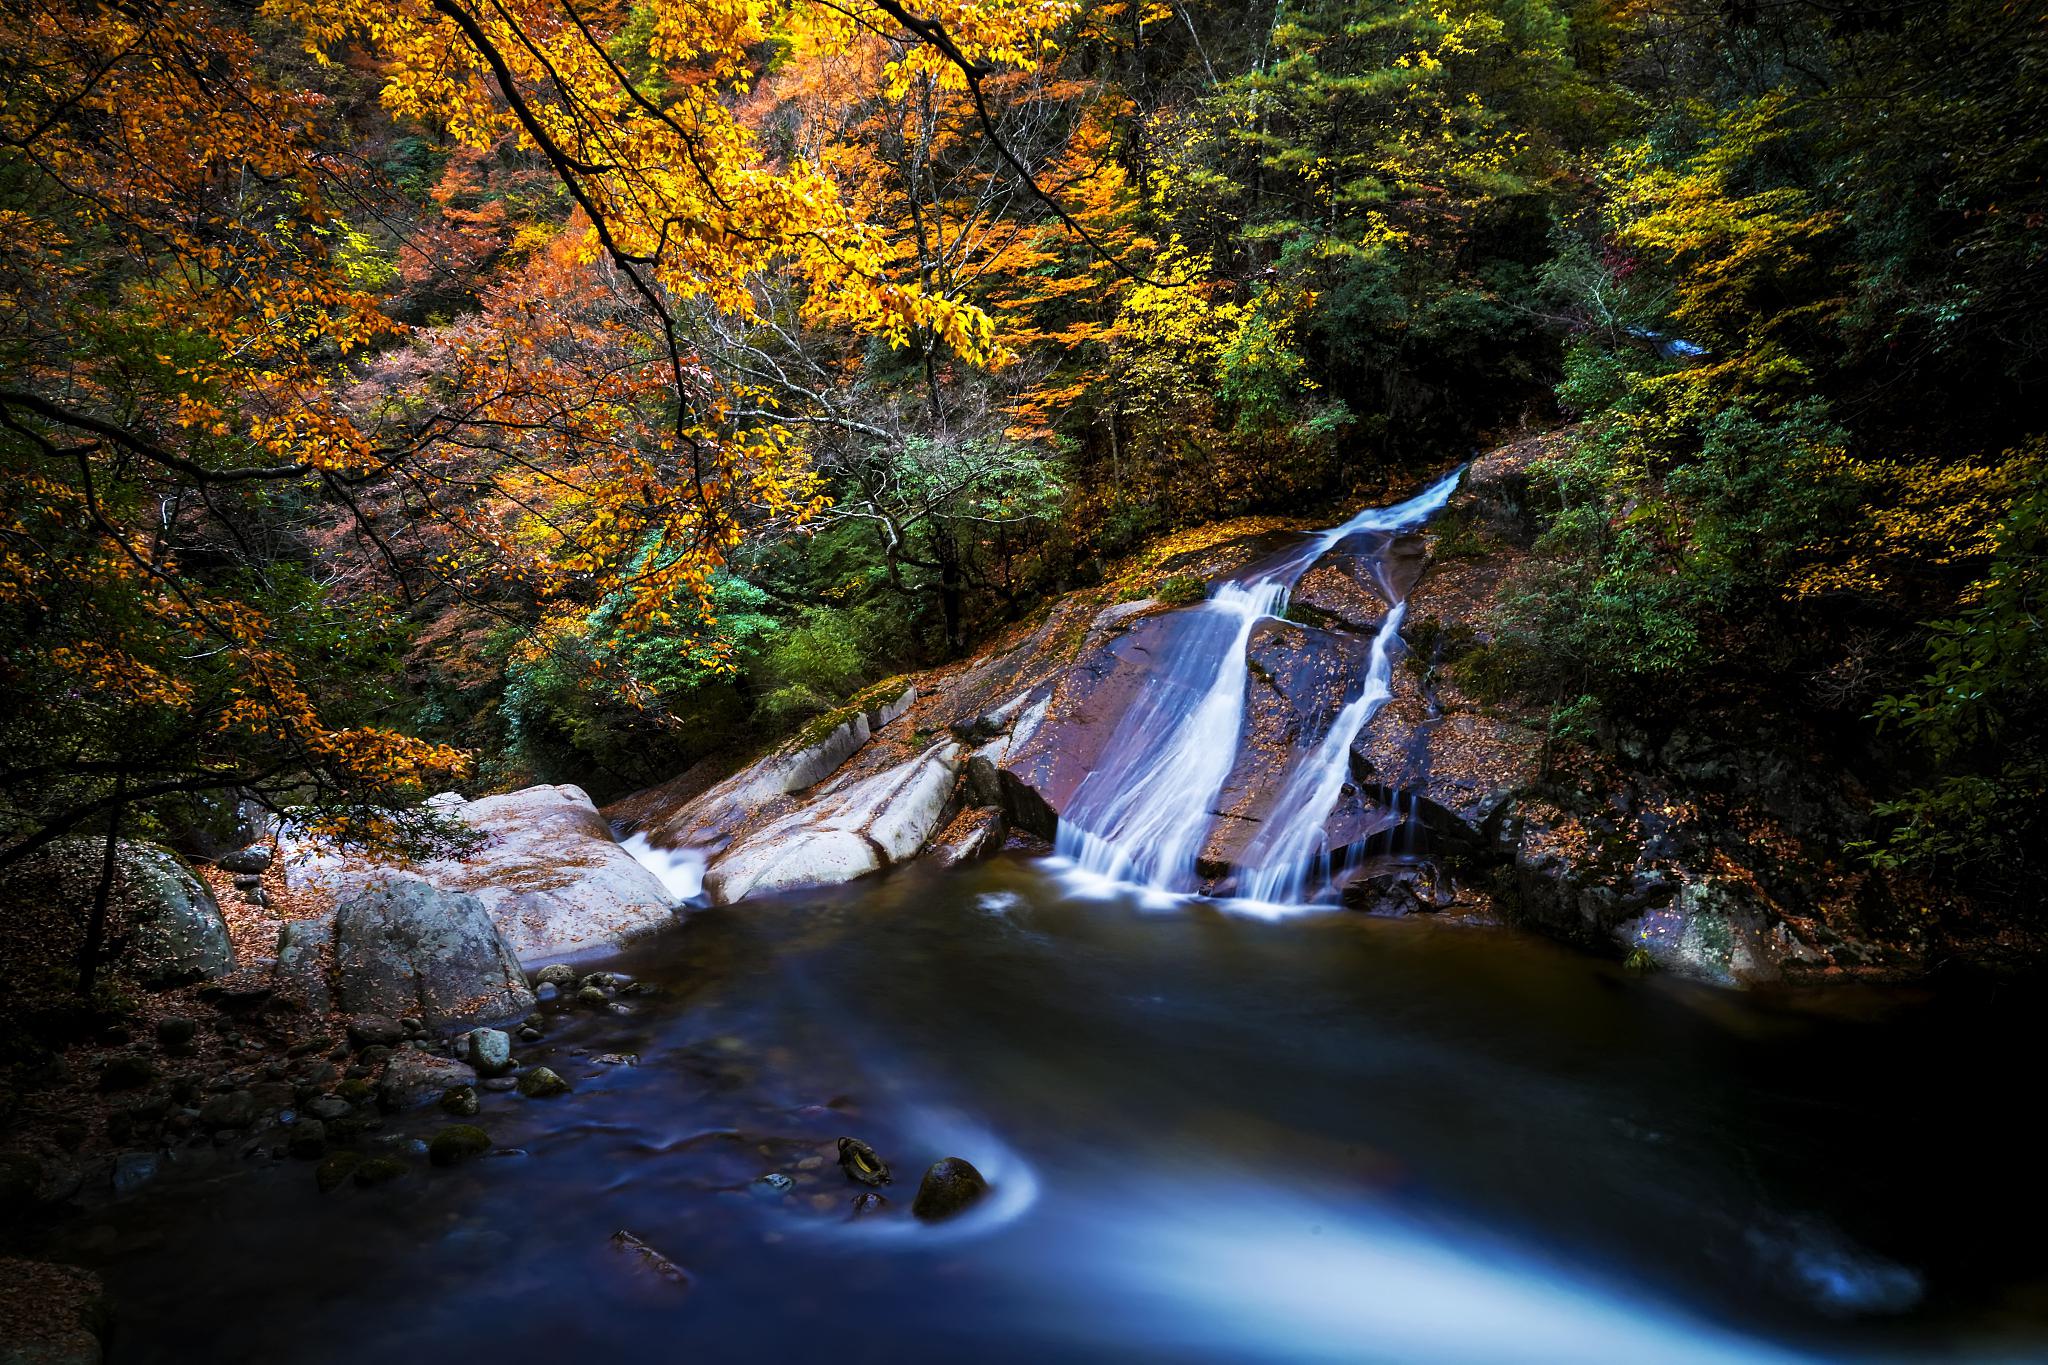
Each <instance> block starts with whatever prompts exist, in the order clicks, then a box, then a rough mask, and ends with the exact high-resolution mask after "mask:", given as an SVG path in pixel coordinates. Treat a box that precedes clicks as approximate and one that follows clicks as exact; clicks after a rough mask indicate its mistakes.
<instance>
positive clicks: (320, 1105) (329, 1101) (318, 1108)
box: [193, 1095, 354, 1119]
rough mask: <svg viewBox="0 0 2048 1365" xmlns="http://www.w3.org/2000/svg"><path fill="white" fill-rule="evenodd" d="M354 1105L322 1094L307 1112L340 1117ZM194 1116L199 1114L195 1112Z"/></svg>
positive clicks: (316, 1116)
mask: <svg viewBox="0 0 2048 1365" xmlns="http://www.w3.org/2000/svg"><path fill="white" fill-rule="evenodd" d="M353 1107H354V1106H353V1105H351V1104H350V1103H349V1102H348V1101H347V1100H345V1099H343V1098H342V1097H341V1096H339V1095H322V1096H321V1097H320V1098H318V1099H316V1100H314V1101H313V1102H312V1103H311V1104H308V1105H307V1106H306V1112H307V1113H309V1114H311V1115H312V1116H313V1117H314V1118H316V1119H338V1118H341V1117H342V1116H343V1115H345V1114H347V1113H348V1111H349V1110H350V1109H352V1108H353ZM193 1117H194V1118H197V1117H198V1115H197V1114H196V1113H195V1114H194V1115H193Z"/></svg>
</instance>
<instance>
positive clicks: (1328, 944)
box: [69, 860, 2048, 1362]
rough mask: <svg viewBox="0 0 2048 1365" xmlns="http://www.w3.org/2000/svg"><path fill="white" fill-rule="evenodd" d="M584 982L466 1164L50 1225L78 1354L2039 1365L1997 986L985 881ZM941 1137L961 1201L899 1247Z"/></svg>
mask: <svg viewBox="0 0 2048 1365" xmlns="http://www.w3.org/2000/svg"><path fill="white" fill-rule="evenodd" d="M604 965H607V966H616V968H617V969H618V970H621V971H627V972H631V973H633V974H635V975H636V976H638V977H640V978H641V979H643V980H646V981H650V982H654V983H657V984H659V985H660V986H662V987H663V988H664V991H665V994H664V995H663V996H662V997H660V998H658V999H654V1000H639V1001H634V1002H633V1004H634V1005H635V1006H636V1010H635V1012H634V1013H632V1014H631V1015H628V1016H614V1017H606V1016H597V1015H589V1014H573V1015H563V1016H561V1017H560V1018H559V1019H558V1021H557V1022H556V1023H555V1024H554V1025H553V1026H552V1027H551V1030H550V1035H549V1037H548V1039H547V1041H546V1042H544V1043H541V1044H536V1045H534V1046H533V1047H531V1048H528V1049H525V1050H524V1054H523V1055H524V1056H525V1057H526V1058H527V1059H528V1060H532V1061H542V1062H546V1063H547V1064H548V1065H551V1066H553V1067H554V1068H555V1069H556V1070H558V1071H560V1072H561V1073H562V1074H563V1075H564V1076H566V1077H567V1078H568V1079H569V1080H570V1082H571V1083H572V1084H573V1085H574V1087H575V1090H574V1093H573V1094H571V1095H569V1096H567V1097H564V1098H562V1099H559V1100H554V1101H546V1102H531V1101H525V1100H522V1099H520V1098H519V1097H517V1096H516V1095H494V1094H487V1095H485V1096H484V1103H485V1109H484V1113H483V1116H482V1118H481V1119H479V1120H478V1122H480V1123H482V1124H483V1125H484V1126H485V1127H486V1128H487V1129H488V1130H489V1131H490V1133H491V1135H492V1137H493V1138H494V1139H495V1140H496V1141H497V1142H498V1143H499V1144H500V1145H501V1146H502V1147H504V1148H507V1149H513V1150H511V1151H508V1152H506V1153H504V1154H500V1155H497V1156H494V1157H491V1158H488V1159H484V1160H480V1161H478V1162H475V1163H472V1164H470V1165H468V1166H465V1167H462V1168H458V1169H456V1170H451V1171H434V1170H430V1169H428V1168H427V1167H426V1164H425V1163H424V1161H422V1162H420V1163H419V1169H418V1170H416V1171H415V1172H414V1173H413V1174H411V1175H409V1176H407V1177H405V1178H404V1179H402V1180H400V1181H397V1182H395V1183H393V1184H391V1185H388V1186H384V1187H381V1188H376V1189H369V1190H359V1189H355V1188H353V1187H344V1188H342V1189H340V1190H337V1191H336V1192H334V1193H332V1194H329V1195H324V1196H323V1195H321V1194H320V1193H318V1192H317V1190H316V1189H315V1187H314V1183H313V1177H312V1172H311V1170H310V1168H309V1166H307V1165H306V1164H304V1163H298V1162H275V1163H271V1162H264V1163H261V1164H253V1163H244V1164H240V1165H235V1166H231V1167H225V1168H219V1169H218V1170H217V1173H213V1174H208V1173H206V1172H204V1171H194V1172H192V1173H190V1174H187V1175H183V1176H174V1177H171V1178H168V1179H166V1180H164V1181H161V1182H159V1184H158V1185H157V1186H156V1187H154V1188H153V1189H152V1190H151V1191H149V1192H147V1193H146V1194H145V1195H144V1196H142V1197H140V1198H138V1199H135V1200H132V1201H130V1202H128V1203H126V1204H123V1205H120V1206H117V1207H116V1208H114V1209H113V1210H110V1211H109V1212H108V1213H107V1214H105V1215H104V1216H102V1217H101V1218H100V1219H99V1220H98V1221H97V1222H95V1223H93V1224H91V1225H89V1226H86V1227H84V1228H81V1229H80V1230H79V1232H78V1233H77V1244H76V1245H75V1246H74V1247H72V1248H70V1249H69V1250H70V1251H71V1252H72V1254H74V1255H77V1256H79V1257H81V1258H83V1259H86V1260H87V1261H89V1262H90V1263H93V1264H96V1265H98V1266H99V1267H100V1268H102V1269H103V1271H104V1272H105V1274H106V1275H107V1278H108V1281H109V1285H110V1288H111V1289H112V1291H113V1296H114V1298H115V1301H116V1304H117V1306H118V1308H119V1311H120V1313H121V1319H120V1321H119V1323H118V1325H117V1330H118V1331H119V1333H120V1338H119V1342H118V1355H117V1356H116V1358H117V1359H119V1360H123V1361H188V1360H206V1361H242V1360H250V1361H254V1360H266V1361H317V1362H324V1361H349V1362H359V1361H363V1360H371V1359H383V1360H393V1361H416V1360H421V1361H423V1360H439V1359H457V1360H461V1359H474V1360H490V1361H493V1362H524V1361H534V1362H540V1361H563V1360H578V1361H581V1360H596V1359H605V1358H620V1359H630V1360H647V1361H668V1360H676V1361H683V1360H688V1361H724V1360H762V1361H804V1360H819V1361H827V1360H829V1361H868V1360H874V1361H892V1362H895V1361H927V1360H929V1361H970V1360H971V1361H1046V1360H1119V1361H1155V1360H1156V1361H1209V1360H1216V1361H1247V1360H1319V1359H1331V1360H1368V1361H1370V1360H1404V1361H1405V1360H1473V1361H1497V1360H1498V1361H1513V1360H1538V1361H1596V1360H1611V1361H1689V1360H1780V1359H1843V1358H1852V1359H1929V1358H1936V1359H1972V1360H1988V1359H2013V1360H2020V1359H2043V1358H2048V1239H2044V1237H2043V1222H2044V1220H2043V1214H2044V1212H2048V1176H2044V1174H2043V1171H2042V1169H2041V1162H2040V1157H2039V1153H2040V1151H2041V1149H2042V1141H2041V1137H2040V1130H2039V1128H2038V1126H2037V1125H2036V1124H2035V1123H2034V1121H2033V1115H2032V1109H2031V1104H2032V1101H2033V1100H2034V1099H2035V1093H2034V1092H2036V1091H2037V1090H2038V1088H2039V1085H2038V1077H2039V1068H2040V1058H2041V1057H2042V1055H2043V1043H2044V1041H2048V1039H2044V1037H2043V1034H2044V1032H2048V1029H2044V1027H2043V1025H2042V1023H2041V1021H2040V1015H2039V1011H2038V1010H2030V1009H2025V1008H2022V1007H2021V1003H2020V1001H2019V1000H2018V999H2014V998H2001V994H2000V992H1999V991H1997V990H1995V989H1988V988H1986V989H1977V990H1971V991H1968V992H1963V993H1961V995H1962V996H1963V998H1947V999H1942V998H1934V997H1925V996H1918V995H1915V996H1903V995H1871V994H1862V993H1859V994H1857V995H1855V996H1853V997H1851V996H1845V995H1842V994H1836V995H1832V996H1830V997H1828V998H1827V1000H1826V1002H1825V1003H1826V1012H1825V1013H1821V1012H1816V1010H1815V1009H1813V1008H1811V1007H1809V1006H1799V1005H1795V1003H1794V1002H1788V1001H1777V1002H1770V1001H1762V1000H1754V999H1744V998H1737V997H1732V996H1728V995H1725V994H1721V993H1718V992H1711V991H1705V990H1699V989H1695V988H1692V987H1689V986H1686V985H1685V984H1683V983H1679V982H1674V981H1669V980H1661V979H1654V978H1653V979H1638V978H1634V977H1630V976H1627V975H1624V974H1622V973H1620V972H1619V971H1617V970H1616V969H1614V968H1613V967H1612V966H1610V965H1608V964H1604V963H1600V962H1595V961H1591V960H1589V959H1586V958H1584V957H1581V956H1578V955H1575V954H1573V953H1571V952H1568V951H1566V950H1563V949H1559V948H1556V947H1554V946H1552V945H1549V944H1546V943H1543V942H1540V941H1537V940H1533V939H1530V938H1527V937H1524V936H1521V935H1518V934H1515V933H1512V932H1509V931H1504V930H1499V929H1487V928H1473V927H1462V926H1458V925H1451V924H1438V923H1431V922H1428V921H1423V920H1407V921H1389V920H1375V919H1368V918H1364V917H1359V916H1355V915H1349V914H1344V913H1341V912H1338V913H1325V914H1313V915H1304V916H1298V917H1294V918H1288V919H1283V920H1279V921H1277V922H1267V921H1262V920H1259V919H1256V918H1249V917H1243V916H1236V915H1232V914H1228V913H1225V912H1222V911H1220V910H1218V909H1216V908H1215V907H1211V906H1196V907H1192V908H1181V909H1174V910H1165V911H1162V910H1160V909H1157V908H1147V907H1144V906H1141V905H1139V904H1138V903H1137V902H1135V901H1130V900H1117V899H1108V900H1103V899H1082V898H1076V897H1073V896H1071V895H1070V894H1069V893H1068V892H1066V891H1065V890H1063V887H1062V883H1061V882H1059V881H1058V880H1057V879H1055V878H1054V877H1053V876H1051V875H1049V874H1048V872H1047V871H1046V870H1045V868H1044V867H1043V866H1042V865H1039V864H1032V863H1028V862H1021V861H1012V860H1002V861H998V862H996V863H993V864H988V865H984V866H982V867H980V868H976V869H973V870H970V871H964V872H956V873H947V874H941V873H933V872H923V871H913V872H910V873H907V874H904V875H898V876H894V877H890V878H887V879H884V880H881V881H878V882H871V883H866V884H862V885H859V886H856V887H853V888H847V889H845V890H841V891H836V892H832V893H824V894H816V895H810V896H805V897H800V898H795V899H791V900H787V901H783V902H779V903H769V904H761V905H751V904H750V905H747V906H744V907H740V908H736V909H731V910H710V911H703V912H699V913H697V914H696V915H694V916H692V917H691V918H690V920H689V921H688V922H687V923H686V924H685V925H684V927H683V928H682V929H681V930H679V931H678V932H676V933H674V934H672V935H670V936H668V937H666V938H664V939H662V940H661V941H659V942H658V943H657V944H654V945H651V946H649V947H646V948H644V949H642V950H639V951H636V952H634V953H631V954H628V955H626V956H624V957H622V958H620V959H618V960H617V961H616V963H608V964H604ZM2017 994H2019V993H2018V992H2016V991H2008V992H2007V995H2008V996H2015V995H2017ZM606 1053H629V1054H637V1056H638V1059H639V1064H638V1065H637V1066H617V1065H601V1064H599V1063H598V1062H596V1060H595V1057H596V1056H597V1055H600V1054H606ZM440 1121H441V1120H440V1119H439V1117H438V1116H437V1115H432V1111H428V1113H426V1114H421V1115H416V1116H408V1117H405V1118H401V1119H394V1120H393V1121H392V1122H391V1124H390V1125H389V1126H388V1127H387V1130H386V1131H400V1132H404V1131H417V1132H419V1133H422V1134H426V1133H430V1132H431V1131H432V1130H433V1129H434V1128H435V1127H436V1126H438V1123H439V1122H440ZM841 1133H852V1134H855V1135H857V1136H860V1137H863V1138H865V1139H866V1140H867V1141H869V1142H871V1143H872V1144H873V1145H874V1146H875V1147H876V1148H877V1149H878V1150H879V1151H880V1152H881V1154H882V1155H883V1156H884V1157H885V1158H886V1159H887V1160H889V1161H890V1162H891V1163H892V1165H893V1166H894V1167H895V1169H896V1172H897V1183H896V1184H895V1185H893V1186H891V1187H890V1189H889V1190H888V1193H889V1195H890V1196H891V1197H892V1199H893V1200H894V1206H893V1208H892V1209H891V1210H890V1211H889V1213H888V1214H887V1215H885V1216H881V1217H877V1218H871V1219H867V1220H863V1221H861V1222H859V1223H850V1222H848V1221H846V1218H845V1214H846V1210H847V1207H848V1203H849V1201H850V1199H851V1196H852V1195H853V1194H854V1193H855V1191H856V1190H857V1188H858V1187H856V1186H852V1185H850V1184H849V1183H848V1182H847V1181H846V1179H845V1177H844V1176H842V1175H841V1173H840V1172H839V1170H838V1169H837V1167H836V1165H834V1164H833V1163H832V1161H831V1160H830V1157H829V1153H830V1150H831V1144H832V1142H833V1140H834V1139H836V1138H837V1137H838V1136H839V1135H840V1134H841ZM945 1155H956V1156H962V1157H966V1158H967V1159H969V1160H970V1161H972V1162H974V1163H975V1164H976V1165H977V1166H979V1167H980V1168H981V1169H982V1170H983V1171H984V1172H985V1173H986V1174H987V1175H988V1176H989V1177H990V1179H991V1181H992V1182H993V1183H994V1185H995V1191H994V1193H993V1195H992V1196H991V1197H990V1199H989V1200H988V1201H987V1202H986V1204H985V1205H984V1206H983V1207H982V1208H981V1209H980V1210H979V1211H977V1212H975V1213H973V1214H970V1215H968V1216H966V1217H965V1218H963V1219H961V1220H959V1221H957V1222H954V1223H951V1224H947V1225H944V1226H941V1227H936V1228H933V1227H925V1226H921V1225H918V1224H916V1223H915V1222H913V1221H912V1220H911V1219H910V1218H909V1215H908V1212H907V1210H908V1206H909V1203H910V1199H911V1196H912V1194H913V1193H914V1191H915V1188H916V1181H917V1177H918V1174H919V1173H920V1172H921V1171H922V1169H923V1168H924V1166H925V1165H926V1164H928V1163H929V1162H931V1161H933V1160H935V1159H936V1158H938V1157H940V1156H945ZM821 1157H822V1158H825V1160H824V1161H823V1162H822V1163H821V1162H818V1161H815V1160H813V1158H821ZM190 1164H196V1163H188V1165H190ZM773 1171H780V1172H784V1173H787V1174H788V1175H790V1176H792V1177H794V1178H795V1180H796V1182H797V1184H796V1187H795V1190H794V1191H793V1193H791V1194H790V1195H789V1196H787V1197H786V1198H782V1199H770V1198H765V1197H763V1196H762V1195H761V1194H758V1193H756V1192H754V1191H753V1190H751V1189H750V1188H749V1187H750V1185H751V1182H753V1181H754V1180H755V1179H756V1178H757V1177H759V1176H761V1175H763V1174H765V1173H768V1172H773ZM620 1229H626V1230H630V1231H631V1232H632V1233H634V1234H635V1235H636V1236H638V1237H640V1238H641V1239H643V1240H644V1241H645V1242H647V1243H648V1244H649V1245H651V1246H654V1247H656V1248H658V1249H660V1250H661V1251H662V1252H664V1253H666V1254H667V1255H668V1256H669V1257H671V1258H673V1259H674V1260H675V1261H676V1262H678V1263H680V1264H681V1265H683V1266H685V1267H686V1268H687V1269H688V1270H689V1272H690V1273H691V1275H692V1276H693V1283H692V1284H691V1285H690V1286H689V1287H687V1288H679V1287H677V1286H675V1285H673V1284H670V1283H668V1282H665V1281H663V1280H661V1279H659V1278H658V1277H656V1276H653V1275H650V1274H647V1273H646V1272H645V1271H644V1270H643V1269H642V1267H641V1266H640V1265H639V1263H638V1261H637V1260H636V1258H635V1257H633V1256H631V1255H629V1254H627V1253H623V1252H621V1251H619V1250H618V1249H617V1248H615V1247H614V1246H613V1245H612V1243H611V1241H610V1238H611V1235H612V1233H614V1232H615V1231H618V1230H620Z"/></svg>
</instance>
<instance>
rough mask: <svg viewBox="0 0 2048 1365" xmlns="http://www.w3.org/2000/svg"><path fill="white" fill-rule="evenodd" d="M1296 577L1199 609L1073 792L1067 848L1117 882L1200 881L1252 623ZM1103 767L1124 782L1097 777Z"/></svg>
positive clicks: (1231, 589)
mask: <svg viewBox="0 0 2048 1365" xmlns="http://www.w3.org/2000/svg"><path fill="white" fill-rule="evenodd" d="M1291 582H1292V580H1291V579H1290V580H1288V582H1287V583H1282V582H1279V581H1277V580H1274V579H1270V578H1261V579H1259V580H1257V581H1255V582H1253V583H1250V584H1237V583H1226V584H1224V585H1223V586H1222V587H1220V588H1218V589H1217V590H1216V595H1215V596H1214V597H1212V598H1210V599H1209V600H1208V601H1207V602H1205V603H1203V604H1202V605H1201V606H1200V607H1198V608H1196V609H1195V611H1196V612H1199V613H1200V614H1201V619H1199V620H1196V621H1193V622H1192V623H1191V625H1190V628H1189V631H1188V638H1187V639H1186V640H1185V641H1184V642H1183V643H1182V645H1181V647H1180V648H1179V649H1177V650H1176V651H1175V652H1174V654H1173V655H1172V656H1171V657H1170V658H1168V659H1165V660H1162V661H1161V665H1160V666H1159V667H1157V668H1155V669H1154V671H1153V674H1152V677H1151V678H1150V679H1148V680H1147V685H1146V687H1145V691H1144V693H1143V694H1142V695H1141V696H1140V698H1139V699H1138V701H1137V702H1136V703H1134V704H1133V705H1132V707H1131V709H1130V710H1129V711H1126V712H1125V713H1124V718H1123V721H1122V722H1121V723H1120V724H1119V725H1118V726H1117V732H1116V735H1115V737H1114V738H1113V739H1112V740H1111V741H1110V747H1109V751H1108V752H1107V753H1105V754H1104V756H1103V757H1104V765H1103V766H1100V767H1097V768H1096V769H1095V771H1094V772H1093V773H1091V774H1089V779H1088V780H1087V781H1086V782H1084V783H1082V785H1081V788H1080V790H1079V791H1078V792H1076V793H1075V796H1074V803H1073V808H1072V811H1071V812H1070V814H1069V817H1068V818H1067V819H1064V820H1062V821H1061V822H1060V838H1059V852H1060V853H1061V854H1063V855H1065V856H1067V857H1070V858H1073V859H1074V860H1075V861H1076V862H1077V863H1079V864H1080V865H1081V866H1082V867H1083V868H1084V869H1086V870H1087V871H1089V872H1095V873H1099V874H1101V875H1103V876H1106V877H1110V878H1113V879H1114V880H1116V881H1122V882H1136V883H1138V884H1139V885H1141V886H1149V887H1153V888H1155V889H1157V890H1163V891H1191V890H1193V889H1194V888H1195V887H1196V885H1197V884H1198V883H1199V880H1200V879H1199V877H1198V875H1197V874H1196V871H1195V855H1196V854H1198V853H1199V852H1200V851H1201V847H1202V837H1203V836H1204V835H1205V834H1207V833H1208V830H1209V819H1208V816H1209V807H1210V805H1211V804H1212V803H1213V802H1214V801H1215V800H1216V793H1217V792H1218V791H1220V790H1221V789H1222V787H1223V779H1224V778H1226V777H1228V776H1230V769H1231V765H1232V764H1234V763H1235V762H1236V761H1237V740H1238V733H1239V731H1240V730H1241V729H1242V728H1243V725H1244V694H1245V684H1246V679H1247V674H1246V671H1245V666H1244V651H1245V644H1246V642H1247V641H1248V640H1250V639H1251V634H1252V627H1254V626H1256V625H1257V624H1258V623H1259V621H1260V620H1261V619H1262V618H1264V617H1267V616H1271V615H1273V614H1274V613H1276V612H1278V611H1279V610H1281V608H1282V607H1284V606H1285V605H1286V601H1287V588H1288V586H1289V584H1290V583H1291ZM1198 686H1199V687H1200V688H1201V691H1200V692H1199V694H1198V695H1197V699H1196V700H1195V701H1194V702H1193V704H1192V705H1190V704H1188V698H1189V696H1190V695H1196V694H1195V688H1196V687H1198ZM1124 750H1131V751H1132V752H1129V753H1128V754H1126V753H1125V752H1124ZM1105 773H1116V774H1118V776H1119V778H1120V779H1121V780H1119V781H1116V782H1113V783H1109V782H1099V781H1097V780H1096V779H1097V778H1098V777H1100V776H1101V775H1103V774H1105ZM1098 792H1099V796H1098V795H1097V793H1098ZM1091 798H1094V799H1091ZM1091 831H1099V832H1091Z"/></svg>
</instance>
